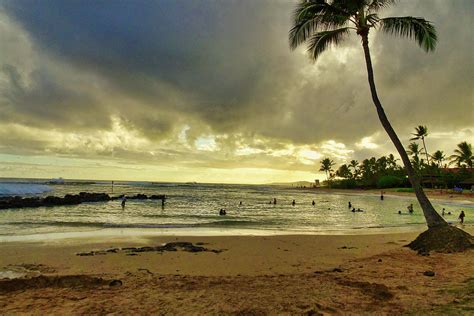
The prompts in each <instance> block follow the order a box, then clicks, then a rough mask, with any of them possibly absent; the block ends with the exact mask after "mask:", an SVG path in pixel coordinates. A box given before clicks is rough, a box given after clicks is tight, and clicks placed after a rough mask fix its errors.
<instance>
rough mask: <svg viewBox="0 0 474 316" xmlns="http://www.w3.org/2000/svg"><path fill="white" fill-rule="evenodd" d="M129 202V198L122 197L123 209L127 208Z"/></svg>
mask: <svg viewBox="0 0 474 316" xmlns="http://www.w3.org/2000/svg"><path fill="white" fill-rule="evenodd" d="M126 202H127V198H126V197H125V195H124V196H123V197H122V209H124V208H125V203H126Z"/></svg>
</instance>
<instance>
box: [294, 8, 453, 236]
mask: <svg viewBox="0 0 474 316" xmlns="http://www.w3.org/2000/svg"><path fill="white" fill-rule="evenodd" d="M395 2H396V0H301V1H300V2H299V3H298V4H297V7H296V10H295V13H294V26H293V27H292V28H291V30H290V33H289V39H290V48H291V49H296V48H297V47H298V46H300V45H301V44H303V43H307V44H308V52H309V54H310V58H311V59H312V60H317V58H318V57H319V56H320V55H321V53H322V52H324V51H325V50H326V49H328V48H329V47H330V46H332V45H338V44H340V43H342V41H343V40H344V39H346V38H347V37H348V35H349V34H350V32H351V31H352V30H355V31H356V33H357V35H359V36H360V38H361V40H362V48H363V50H364V56H365V62H366V67H367V74H368V81H369V87H370V92H371V95H372V101H373V102H374V105H375V108H376V110H377V114H378V117H379V120H380V122H381V123H382V126H383V127H384V129H385V131H386V132H387V134H388V136H389V137H390V139H391V140H392V142H393V144H394V145H395V147H396V149H397V151H398V153H399V154H400V157H401V158H402V161H403V164H404V166H405V169H406V171H407V174H408V177H409V179H410V182H411V184H412V186H413V189H414V191H415V194H416V197H417V199H418V202H419V203H420V206H421V208H422V209H423V214H424V216H425V219H426V222H427V224H428V227H429V228H433V227H445V226H447V223H446V222H445V221H444V219H443V218H442V217H441V216H440V215H439V214H438V213H436V211H435V209H434V208H433V206H432V205H431V202H430V201H429V200H428V198H427V197H426V195H425V193H424V191H423V188H422V187H421V185H420V179H419V178H418V175H417V174H415V172H414V170H413V167H412V165H411V163H410V159H409V158H408V155H407V153H406V152H405V149H404V148H403V145H402V143H401V142H400V139H399V138H398V136H397V134H396V133H395V130H394V129H393V127H392V125H391V124H390V122H389V120H388V118H387V116H386V114H385V111H384V109H383V107H382V104H381V102H380V99H379V97H378V95H377V90H376V87H375V79H374V71H373V68H372V59H371V56H370V50H369V31H370V30H371V29H375V28H379V29H380V30H381V31H383V32H385V33H388V34H393V35H399V36H402V37H408V38H410V39H414V40H415V41H416V42H417V43H418V45H419V46H421V47H422V48H423V49H424V50H425V51H427V52H429V51H433V50H434V49H435V46H436V40H437V36H436V30H435V28H434V26H433V25H432V24H431V23H430V22H428V21H426V20H425V19H423V18H418V17H411V16H406V17H389V18H380V17H379V16H378V15H377V12H378V11H379V10H380V9H383V8H385V7H388V6H390V5H392V4H394V3H395Z"/></svg>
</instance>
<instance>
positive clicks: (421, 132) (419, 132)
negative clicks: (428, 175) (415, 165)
mask: <svg viewBox="0 0 474 316" xmlns="http://www.w3.org/2000/svg"><path fill="white" fill-rule="evenodd" d="M412 135H413V136H415V137H412V138H410V140H418V139H421V141H422V142H423V148H424V149H425V155H426V163H427V164H428V165H429V164H430V159H429V158H428V150H427V149H426V144H425V137H427V136H428V128H427V127H426V126H423V125H419V126H417V127H415V133H413V134H412Z"/></svg>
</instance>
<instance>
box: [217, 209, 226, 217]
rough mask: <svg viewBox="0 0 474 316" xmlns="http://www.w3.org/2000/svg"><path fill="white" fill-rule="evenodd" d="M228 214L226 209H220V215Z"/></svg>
mask: <svg viewBox="0 0 474 316" xmlns="http://www.w3.org/2000/svg"><path fill="white" fill-rule="evenodd" d="M226 214H227V213H226V211H225V209H223V208H221V210H220V211H219V215H220V216H224V215H226Z"/></svg>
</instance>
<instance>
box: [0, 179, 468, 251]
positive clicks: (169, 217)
mask: <svg viewBox="0 0 474 316" xmlns="http://www.w3.org/2000/svg"><path fill="white" fill-rule="evenodd" d="M44 182H45V181H44V180H35V181H31V180H19V179H14V180H12V179H11V180H8V181H3V182H0V195H21V196H47V195H56V196H64V195H65V194H68V193H73V194H77V193H79V192H104V193H108V194H110V195H120V194H126V195H134V194H137V193H143V194H147V195H152V194H166V195H167V197H168V199H167V201H166V204H165V206H164V207H162V206H161V201H151V200H128V201H127V204H126V207H125V209H122V207H121V205H120V201H119V200H117V201H110V202H99V203H83V204H80V205H73V206H57V207H40V208H24V209H7V210H0V242H1V241H8V240H18V239H21V237H22V236H23V237H24V236H48V235H50V236H54V235H58V234H59V235H61V234H63V235H65V236H68V235H72V234H81V233H82V234H83V233H87V234H89V235H95V234H101V233H102V234H103V233H105V232H106V233H107V234H115V233H117V234H124V233H127V232H132V231H133V232H134V233H137V232H138V233H143V234H147V233H150V234H160V233H161V234H167V233H170V234H180V233H182V234H201V235H206V234H220V235H233V234H300V233H316V234H351V233H353V234H358V233H370V232H380V231H389V230H390V231H407V230H419V229H420V228H422V227H423V225H424V223H425V222H424V218H423V215H422V213H421V209H420V207H419V205H418V203H417V201H416V199H415V198H411V197H394V196H385V199H384V201H381V200H380V198H379V196H378V195H356V194H327V193H321V192H317V191H315V190H303V189H294V188H288V187H283V186H264V185H229V184H177V183H155V184H153V183H147V182H128V183H127V182H119V183H115V184H114V187H113V192H112V186H111V183H110V182H66V183H65V184H50V185H48V184H45V183H44ZM273 198H276V199H277V204H276V205H273V204H269V202H270V201H271V200H273ZM293 200H295V201H296V205H295V206H292V205H291V202H292V201H293ZM313 200H314V201H315V202H316V205H315V206H313V205H312V201H313ZM348 201H351V202H352V205H353V206H354V207H356V208H361V209H363V210H364V212H361V213H352V212H351V211H350V210H349V209H348V207H347V203H348ZM240 202H242V205H239V203H240ZM410 203H413V204H414V209H415V212H414V214H408V213H407V211H406V206H407V205H409V204H410ZM434 206H435V208H436V209H437V210H439V211H441V209H442V208H446V212H448V211H450V212H451V213H452V215H447V216H446V219H447V221H448V222H453V223H458V220H457V217H458V215H459V213H460V211H461V210H464V212H465V213H466V219H465V222H466V225H473V224H474V220H473V217H474V206H473V204H472V203H471V204H469V203H452V202H436V201H435V202H434ZM221 208H225V209H226V211H227V215H226V216H219V210H220V209H221ZM399 210H400V211H402V212H403V214H402V215H399V214H398V211H399Z"/></svg>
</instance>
